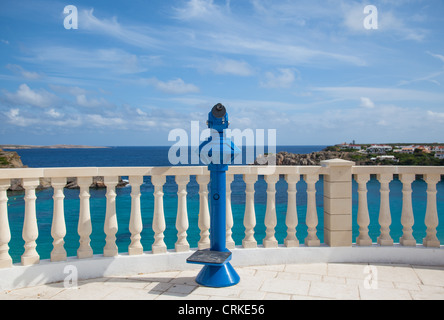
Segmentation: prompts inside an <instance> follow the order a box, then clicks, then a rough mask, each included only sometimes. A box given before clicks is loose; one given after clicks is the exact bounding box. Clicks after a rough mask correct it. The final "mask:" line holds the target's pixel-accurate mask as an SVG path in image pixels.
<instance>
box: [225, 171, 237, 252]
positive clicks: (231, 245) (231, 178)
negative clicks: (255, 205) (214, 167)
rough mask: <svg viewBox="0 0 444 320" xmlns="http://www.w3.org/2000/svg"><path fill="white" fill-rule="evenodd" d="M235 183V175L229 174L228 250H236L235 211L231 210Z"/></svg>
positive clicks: (227, 185) (227, 202) (227, 203)
mask: <svg viewBox="0 0 444 320" xmlns="http://www.w3.org/2000/svg"><path fill="white" fill-rule="evenodd" d="M233 181H234V175H232V174H227V184H226V189H227V197H226V200H227V201H226V210H227V217H226V219H227V237H226V244H227V249H230V250H231V249H234V248H235V247H236V244H235V243H234V240H233V237H232V234H233V231H232V230H231V229H232V228H233V226H234V221H233V211H232V210H231V183H232V182H233Z"/></svg>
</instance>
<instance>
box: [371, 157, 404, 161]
mask: <svg viewBox="0 0 444 320" xmlns="http://www.w3.org/2000/svg"><path fill="white" fill-rule="evenodd" d="M371 160H372V161H376V160H390V161H393V162H399V160H398V159H396V158H395V156H378V157H376V158H371Z"/></svg>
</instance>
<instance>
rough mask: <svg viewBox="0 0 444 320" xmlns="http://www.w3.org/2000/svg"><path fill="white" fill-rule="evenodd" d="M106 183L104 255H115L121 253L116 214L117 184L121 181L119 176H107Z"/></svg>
mask: <svg viewBox="0 0 444 320" xmlns="http://www.w3.org/2000/svg"><path fill="white" fill-rule="evenodd" d="M104 182H105V185H106V215H105V227H104V231H105V234H106V238H105V241H106V244H105V247H104V248H103V256H105V257H115V256H117V255H118V253H119V249H118V247H117V244H116V234H117V231H118V224H117V215H116V197H117V194H116V186H117V183H118V182H119V178H118V177H105V179H104Z"/></svg>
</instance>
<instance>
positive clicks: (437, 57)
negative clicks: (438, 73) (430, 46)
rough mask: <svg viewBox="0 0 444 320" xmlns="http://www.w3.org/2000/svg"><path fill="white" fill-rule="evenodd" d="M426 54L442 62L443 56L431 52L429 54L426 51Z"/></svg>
mask: <svg viewBox="0 0 444 320" xmlns="http://www.w3.org/2000/svg"><path fill="white" fill-rule="evenodd" d="M427 53H428V54H429V55H431V56H432V57H434V58H436V59H439V60H441V61H442V62H444V56H443V55H441V54H436V53H432V52H429V51H427Z"/></svg>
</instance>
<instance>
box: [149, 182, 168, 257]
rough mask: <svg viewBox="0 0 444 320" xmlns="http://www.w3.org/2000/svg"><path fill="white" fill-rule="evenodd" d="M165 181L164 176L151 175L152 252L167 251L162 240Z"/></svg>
mask: <svg viewBox="0 0 444 320" xmlns="http://www.w3.org/2000/svg"><path fill="white" fill-rule="evenodd" d="M165 182H166V177H165V176H152V177H151V183H152V184H153V186H154V215H153V231H154V243H153V247H152V251H153V254H162V253H166V252H167V246H166V244H165V242H164V240H163V239H164V238H165V236H164V234H163V233H164V231H165V229H166V224H165V213H164V210H163V195H164V193H163V185H164V184H165Z"/></svg>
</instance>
